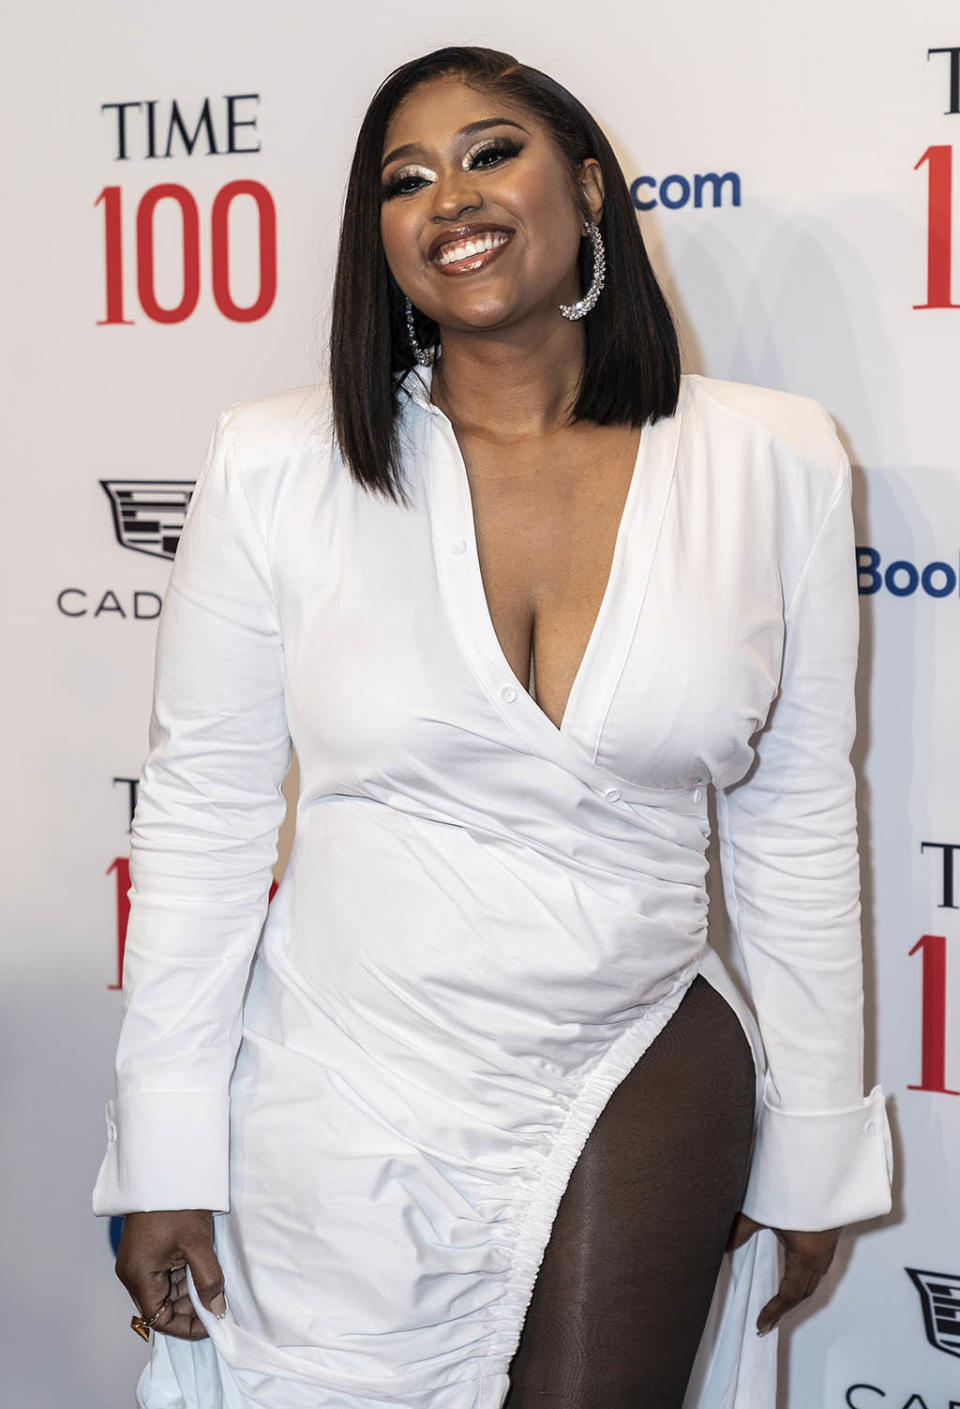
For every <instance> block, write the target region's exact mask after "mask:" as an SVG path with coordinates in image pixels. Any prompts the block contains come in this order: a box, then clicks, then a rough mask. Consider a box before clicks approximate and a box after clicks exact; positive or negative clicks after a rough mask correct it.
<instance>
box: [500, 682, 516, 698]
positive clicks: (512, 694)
mask: <svg viewBox="0 0 960 1409" xmlns="http://www.w3.org/2000/svg"><path fill="white" fill-rule="evenodd" d="M500 694H501V696H502V697H503V699H505V700H508V701H512V700H515V699H516V698H517V692H516V690H515V689H514V688H513V686H512V685H504V687H503V689H502V690H501V691H500Z"/></svg>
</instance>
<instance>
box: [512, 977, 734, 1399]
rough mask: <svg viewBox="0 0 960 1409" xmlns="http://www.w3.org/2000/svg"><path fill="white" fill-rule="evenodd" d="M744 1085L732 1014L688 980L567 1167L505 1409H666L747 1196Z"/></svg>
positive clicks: (700, 983)
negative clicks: (569, 1170)
mask: <svg viewBox="0 0 960 1409" xmlns="http://www.w3.org/2000/svg"><path fill="white" fill-rule="evenodd" d="M754 1083H755V1078H754V1066H753V1057H752V1054H751V1051H750V1047H749V1044H748V1042H747V1039H746V1036H745V1034H744V1031H743V1028H742V1027H741V1025H740V1022H739V1020H738V1018H737V1016H736V1014H735V1013H734V1011H733V1009H732V1008H731V1007H730V1005H729V1004H728V1003H727V1001H726V999H724V998H723V997H722V996H721V995H720V994H719V993H718V992H717V991H716V989H715V988H713V987H712V986H711V984H710V983H708V982H707V980H706V979H705V978H703V977H702V976H701V975H699V974H698V975H697V977H696V978H695V979H694V981H693V983H692V984H691V986H690V988H689V989H688V990H687V992H686V993H685V994H684V996H683V1000H682V1002H681V1003H680V1006H679V1007H678V1008H677V1010H676V1011H675V1012H674V1013H673V1015H672V1016H671V1017H670V1019H669V1021H668V1022H667V1025H666V1027H664V1028H663V1029H662V1030H661V1031H660V1032H659V1033H658V1035H657V1037H656V1038H655V1039H654V1041H653V1042H652V1043H651V1044H650V1046H649V1047H648V1048H647V1050H646V1052H644V1054H643V1056H642V1057H641V1058H640V1060H639V1061H638V1062H637V1063H636V1065H635V1066H634V1067H633V1068H632V1070H631V1071H629V1072H628V1073H627V1075H626V1077H625V1078H624V1079H623V1081H622V1082H621V1083H620V1085H619V1086H618V1087H617V1088H616V1090H615V1091H614V1093H613V1095H612V1096H611V1098H610V1100H609V1101H608V1103H607V1105H606V1107H605V1108H604V1110H603V1111H602V1113H601V1115H600V1117H599V1119H598V1120H597V1122H596V1124H595V1126H594V1128H593V1130H592V1131H591V1133H590V1135H589V1137H588V1139H587V1143H586V1145H585V1146H584V1148H583V1151H582V1153H581V1155H580V1157H579V1159H578V1161H577V1163H576V1165H575V1167H574V1170H573V1173H572V1175H571V1178H570V1181H569V1183H568V1185H567V1188H566V1189H565V1191H564V1194H563V1198H562V1199H561V1201H560V1206H559V1209H558V1212H557V1217H556V1220H555V1222H554V1225H553V1229H552V1231H551V1234H550V1239H549V1242H548V1244H547V1248H546V1253H545V1255H544V1259H543V1263H542V1264H541V1267H540V1271H539V1273H538V1275H537V1281H536V1284H535V1286H534V1290H533V1297H532V1300H531V1302H530V1305H529V1307H528V1309H527V1314H526V1318H525V1321H524V1325H523V1330H522V1332H521V1336H520V1341H519V1344H518V1347H517V1351H516V1354H515V1355H514V1358H513V1361H512V1362H511V1365H510V1390H509V1392H508V1394H507V1397H506V1400H505V1401H504V1409H680V1406H681V1403H682V1400H683V1396H684V1392H685V1390H686V1387H687V1382H688V1380H689V1378H690V1372H691V1370H692V1368H693V1361H694V1358H695V1356H696V1352H697V1346H698V1344H699V1341H700V1337H701V1335H702V1333H703V1327H704V1325H705V1323H706V1318H707V1312H708V1311H709V1309H710V1301H711V1298H712V1296H713V1291H714V1288H715V1286H716V1281H717V1277H718V1275H719V1272H720V1267H721V1263H722V1259H723V1256H724V1250H725V1247H726V1242H727V1237H728V1234H729V1232H730V1227H731V1224H732V1222H733V1219H734V1216H735V1215H736V1213H737V1211H738V1209H739V1207H740V1200H741V1198H742V1196H743V1193H744V1189H745V1186H746V1180H747V1174H748V1172H749V1155H750V1140H751V1135H752V1130H753V1113H754V1097H755V1084H754Z"/></svg>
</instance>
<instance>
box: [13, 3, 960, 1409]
mask: <svg viewBox="0 0 960 1409" xmlns="http://www.w3.org/2000/svg"><path fill="white" fill-rule="evenodd" d="M448 43H480V44H486V45H490V46H491V47H496V48H501V49H508V50H510V51H511V52H513V53H514V54H516V55H517V56H519V57H520V58H521V59H523V60H524V61H526V62H528V63H531V64H534V65H536V66H537V67H539V68H542V69H545V70H546V71H548V72H550V73H551V74H553V75H554V76H555V77H556V78H558V79H559V80H560V81H561V82H563V83H564V84H566V86H567V87H569V88H571V89H572V90H573V91H574V92H576V93H577V94H578V95H579V96H580V97H581V98H582V99H583V101H584V102H585V103H586V104H587V106H588V107H589V108H591V109H592V111H593V112H594V113H595V115H596V117H597V118H598V120H599V121H600V123H601V125H602V126H603V127H604V129H605V130H606V131H607V133H608V134H609V136H610V138H611V140H612V142H613V144H614V146H615V148H616V150H617V152H618V155H619V157H620V159H621V162H622V164H623V168H624V171H625V173H626V177H627V180H628V182H629V184H630V190H631V192H632V194H633V198H634V202H635V205H636V209H637V218H638V220H639V221H640V224H641V229H642V230H643V232H644V235H645V238H646V240H647V242H648V246H649V249H650V252H651V255H652V257H653V259H654V261H655V265H656V268H657V270H658V273H659V275H660V277H661V279H662V281H663V284H664V286H665V288H666V290H667V291H668V293H669V296H670V298H671V300H672V301H673V303H674V305H675V307H676V309H677V311H678V315H679V318H680V320H681V322H682V325H683V339H684V349H685V364H686V367H687V369H688V370H691V371H699V372H703V373H706V374H708V375H711V376H718V377H725V378H730V379H733V380H737V381H745V382H756V383H761V384H765V385H768V386H772V387H779V388H784V389H786V390H790V391H796V392H802V393H805V394H807V395H810V396H814V397H816V398H817V399H818V400H820V401H821V402H822V403H823V404H824V405H825V406H826V407H827V408H828V410H829V411H830V412H831V414H832V415H833V416H834V417H835V418H836V421H837V424H838V427H839V430H840V433H841V436H842V439H843V441H844V443H845V445H846V447H847V449H848V451H849V454H850V457H851V460H852V462H853V464H854V473H855V485H856V490H855V513H856V523H857V544H858V549H857V553H858V564H853V563H851V571H852V572H853V571H857V570H859V580H860V590H861V593H862V596H861V604H862V657H861V669H860V710H859V718H860V728H859V737H858V743H857V750H856V763H857V766H858V770H859V776H860V780H861V786H860V808H861V838H862V847H861V849H862V857H863V910H864V943H865V966H866V984H867V1010H868V1011H867V1073H866V1086H865V1090H868V1089H869V1088H870V1086H871V1085H872V1084H873V1082H874V1081H877V1080H879V1081H882V1083H883V1085H884V1089H885V1091H886V1092H887V1093H888V1096H889V1110H890V1116H891V1124H892V1127H893V1131H894V1138H895V1142H896V1157H897V1185H896V1194H895V1203H894V1209H893V1212H892V1213H891V1215H890V1216H889V1217H887V1218H883V1219H876V1220H871V1221H870V1222H868V1223H864V1224H861V1225H858V1226H857V1228H856V1229H855V1230H851V1231H850V1232H848V1233H845V1234H844V1236H843V1239H842V1241H841V1244H840V1249H839V1251H838V1255H837V1258H836V1260H835V1263H834V1266H833V1268H832V1269H831V1271H830V1273H829V1274H828V1276H827V1277H826V1278H825V1279H824V1281H823V1283H822V1284H821V1286H820V1288H819V1289H818V1291H817V1293H816V1294H815V1295H814V1297H813V1298H811V1299H810V1301H808V1302H806V1303H805V1304H804V1305H803V1307H802V1308H801V1309H800V1311H798V1312H796V1313H794V1314H793V1315H792V1316H791V1317H788V1318H787V1319H786V1320H785V1321H784V1322H783V1324H782V1334H781V1354H782V1366H783V1374H782V1392H781V1396H780V1399H781V1402H782V1405H783V1406H785V1407H786V1409H841V1406H849V1407H850V1409H949V1406H951V1405H952V1406H954V1409H956V1405H957V1403H958V1401H960V1219H958V1217H957V1208H956V1195H957V1188H958V1182H957V1181H958V1171H960V1148H958V1147H960V1016H958V999H960V922H958V905H960V882H958V876H957V872H958V861H957V854H958V852H960V803H958V798H960V787H958V780H960V758H958V745H957V739H958V730H957V724H956V721H957V699H958V694H960V650H958V648H960V634H958V621H960V560H958V552H960V527H958V526H960V472H958V461H960V411H958V381H960V10H958V7H957V6H956V4H954V3H952V2H951V0H926V3H925V2H924V0H918V2H917V3H915V4H912V5H903V4H900V3H895V0H846V3H844V4H841V5H837V4H836V3H835V0H808V3H807V4H806V5H805V6H803V7H802V9H801V10H798V9H797V8H796V7H794V6H775V5H770V4H769V3H767V0H728V3H727V4H725V5H722V6H718V5H715V4H708V3H707V0H680V3H677V4H673V5H668V4H646V5H633V6H630V5H624V4H623V3H622V0H614V2H613V3H611V0H593V3H592V4H591V5H590V7H589V10H588V11H586V12H585V11H584V9H583V7H582V6H580V5H577V4H574V3H572V0H526V2H525V3H524V4H523V5H522V6H518V5H516V4H515V3H513V4H510V5H506V4H503V3H501V0H487V3H485V4H484V5H483V6H480V7H479V8H478V7H477V5H476V4H473V3H471V4H468V3H465V0H447V3H445V4H444V5H443V6H422V7H419V8H416V7H414V8H411V7H409V6H402V7H398V6H396V5H394V4H393V3H392V0H390V3H384V2H383V0H358V3H356V4H353V5H349V6H343V5H335V4H333V3H326V2H325V0H320V3H318V0H313V3H308V0H299V3H294V2H293V0H279V3H276V4H274V5H271V6H261V5H258V4H254V3H253V2H252V0H232V3H231V4H229V5H226V4H222V5H220V4H218V5H213V4H202V3H201V4H200V5H199V6H197V5H196V4H195V3H194V4H190V5H187V4H185V3H183V2H182V0H173V2H172V3H167V4H163V5H155V6H151V7H149V8H147V7H143V6H139V5H134V4H130V3H126V4H124V3H122V0H90V3H87V4H85V5H83V6H79V7H76V6H68V5H67V4H66V3H63V0H61V3H59V4H56V5H39V6H35V7H20V10H19V13H18V14H17V16H16V17H15V18H12V19H11V20H10V21H9V22H8V26H7V30H6V43H5V46H4V48H5V68H6V74H5V80H4V84H3V95H4V98H5V100H6V103H7V111H6V120H5V124H4V130H5V143H4V148H5V152H4V168H5V175H4V187H5V194H6V204H5V217H4V220H3V222H2V235H0V238H2V240H3V253H2V259H3V272H4V276H5V277H4V281H3V282H4V305H5V316H4V323H5V326H6V331H7V335H8V336H7V345H8V347H9V353H10V356H9V365H8V368H7V377H6V380H5V387H6V389H7V395H6V396H5V405H6V412H7V414H6V415H5V417H4V426H3V436H4V439H5V442H6V445H5V454H4V474H3V489H4V496H5V505H6V508H5V512H4V546H5V551H4V554H3V560H4V567H5V569H6V577H7V593H6V597H5V602H6V610H7V613H8V622H7V626H6V631H5V640H6V660H7V664H8V670H7V673H6V676H5V679H6V688H5V690H4V692H3V698H4V706H5V709H6V711H7V713H6V719H7V721H8V722H7V724H6V727H5V731H4V737H5V739H6V741H7V745H6V754H5V772H6V774H7V777H8V787H7V790H6V797H7V803H6V806H5V807H4V808H3V827H4V832H5V840H4V854H5V856H6V857H7V860H8V865H7V867H6V880H5V891H6V906H5V911H6V921H5V925H4V935H3V968H4V973H5V983H4V985H3V987H4V1015H3V1034H4V1045H5V1048H6V1055H5V1059H4V1061H3V1063H2V1068H0V1071H2V1076H0V1080H2V1082H3V1108H4V1114H5V1116H6V1117H7V1130H8V1134H7V1148H8V1150H9V1152H10V1155H11V1160H10V1164H9V1169H10V1180H11V1184H12V1189H8V1190H7V1191H6V1197H5V1198H4V1201H3V1203H4V1215H5V1225H6V1226H5V1230H4V1234H3V1243H4V1254H5V1257H4V1261H5V1264H6V1271H5V1276H4V1278H3V1293H2V1295H3V1299H4V1310H3V1313H2V1321H3V1328H4V1332H5V1336H4V1339H5V1347H6V1348H5V1351H4V1364H3V1380H4V1397H5V1398H6V1399H7V1400H8V1402H9V1403H11V1404H17V1405H30V1406H32V1409H63V1407H64V1406H65V1405H70V1406H71V1409H127V1407H128V1406H130V1405H132V1403H133V1385H134V1382H135V1378H136V1374H137V1372H138V1369H139V1367H140V1365H141V1364H142V1362H143V1358H144V1355H145V1353H146V1352H145V1348H144V1346H143V1345H142V1343H141V1342H140V1341H138V1340H137V1339H136V1338H135V1337H134V1336H133V1335H132V1334H131V1333H130V1330H129V1328H128V1326H129V1315H130V1310H131V1308H130V1305H129V1303H128V1299H127V1296H126V1293H125V1292H124V1290H123V1288H122V1287H121V1286H120V1284H119V1283H118V1282H117V1281H116V1280H115V1278H114V1275H113V1258H114V1254H113V1250H112V1245H113V1243H114V1242H115V1240H116V1237H117V1235H118V1227H117V1223H118V1222H119V1220H113V1222H112V1224H111V1223H110V1221H109V1220H105V1219H95V1218H94V1217H93V1216H92V1214H91V1213H90V1191H91V1186H92V1183H93V1180H94V1177H95V1174H96V1170H97V1167H98V1164H99V1162H100V1158H101V1155H102V1151H103V1144H104V1132H103V1101H104V1097H105V1095H107V1094H108V1093H109V1091H110V1088H111V1081H112V1056H113V1047H114V1043H115V1041H116V1034H117V1024H118V1017H119V1003H120V994H119V982H120V969H121V960H122V953H123V941H124V928H125V923H126V907H127V900H126V890H127V886H128V884H129V875H128V848H129V824H130V819H131V815H132V812H133V808H134V805H135V802H136V786H137V783H136V780H137V775H138V772H139V769H140V765H141V763H142V761H143V758H144V756H145V752H146V744H147V725H148V718H149V708H150V693H151V685H152V669H153V649H154V636H155V630H156V621H157V616H158V614H159V612H160V610H161V605H162V602H163V594H164V587H165V583H166V581H167V576H168V573H169V570H170V563H171V560H172V558H173V556H174V553H175V550H176V546H177V539H178V533H179V530H180V526H181V524H182V521H183V515H184V510H185V507H186V505H187V503H188V500H189V497H190V493H191V489H192V485H193V482H194V479H195V477H196V474H197V472H198V469H199V466H200V462H201V459H202V455H203V452H204V449H205V447H206V443H207V439H208V437H209V434H210V431H211V429H212V427H213V424H214V422H215V420H216V417H217V414H218V413H219V411H220V410H221V409H222V408H223V407H224V406H226V405H227V404H229V403H230V402H233V401H237V400H240V399H242V398H245V397H249V396H255V395H257V394H260V393H265V392H270V391H275V390H278V389H280V388H283V387H288V386H296V385H302V384H303V383H306V382H310V381H313V380H316V379H317V378H319V377H322V376H323V375H324V374H325V368H324V365H323V358H324V345H325V338H326V332H327V317H328V310H329V302H330V288H331V280H332V271H333V261H334V254H335V248H336V237H337V230H338V224H339V216H340V208H341V201H342V197H343V191H344V186H345V180H346V174H347V169H348V165H349V161H350V156H351V153H352V148H353V143H354V140H355V137H356V132H357V129H358V126H359V123H360V121H361V118H362V116H363V112H364V110H365V107H366V105H367V103H368V101H369V99H370V97H371V95H372V93H373V91H374V89H375V88H376V86H377V85H378V83H379V82H380V81H381V79H382V78H383V77H384V76H385V75H386V74H387V72H389V71H390V70H391V69H392V68H394V67H395V66H396V65H397V64H400V63H402V62H404V61H406V60H407V59H409V58H412V57H414V56H415V55H417V54H421V53H425V52H427V51H428V50H430V49H433V48H436V47H438V46H440V45H442V44H448ZM604 296H605V297H616V290H615V289H610V290H609V292H608V293H607V294H605V295H604ZM294 789H295V779H293V778H291V779H289V780H288V786H287V791H288V796H292V795H293V792H294ZM288 824H289V818H288ZM287 840H288V838H287V837H286V836H285V838H284V842H285V843H286V841H287ZM285 853H286V845H285V844H284V847H283V854H284V855H285ZM711 891H712V895H713V898H714V904H713V906H712V916H714V917H715V920H716V923H717V924H718V925H719V924H720V922H721V917H720V914H719V912H720V911H721V910H722V903H721V902H720V901H719V899H718V897H719V896H720V879H719V876H718V874H717V867H716V865H715V866H714V868H713V872H712V881H711Z"/></svg>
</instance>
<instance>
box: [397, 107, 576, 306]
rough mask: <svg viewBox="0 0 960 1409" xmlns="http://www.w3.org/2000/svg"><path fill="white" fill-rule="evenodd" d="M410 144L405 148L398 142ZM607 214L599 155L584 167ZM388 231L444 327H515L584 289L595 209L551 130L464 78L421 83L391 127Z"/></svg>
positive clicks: (408, 275) (418, 292) (400, 275)
mask: <svg viewBox="0 0 960 1409" xmlns="http://www.w3.org/2000/svg"><path fill="white" fill-rule="evenodd" d="M398 148H402V149H403V150H402V151H398V150H397V149H398ZM580 179H581V186H582V188H583V197H584V200H585V201H586V204H587V206H588V208H589V210H590V212H591V219H593V220H599V218H600V213H601V210H602V205H603V186H602V178H601V175H600V166H599V163H598V162H597V161H595V160H593V159H590V160H588V161H586V162H584V163H583V165H582V167H581V178H580ZM382 184H383V201H382V205H381V208H380V232H381V235H382V238H383V247H384V252H385V254H386V258H387V263H388V264H389V266H390V270H391V272H392V273H393V276H394V278H395V279H396V281H397V283H398V284H399V285H400V288H401V289H402V290H403V292H404V293H405V294H407V296H408V297H409V298H410V299H411V301H412V302H413V303H414V304H415V305H416V306H417V308H419V309H421V310H422V312H424V313H425V314H427V315H428V316H429V317H431V318H433V319H435V320H436V322H437V323H438V324H439V325H440V328H441V330H442V329H444V328H456V329H460V330H465V331H470V330H478V329H489V328H498V327H505V326H508V325H510V324H514V323H516V322H518V321H519V320H521V319H523V318H527V317H530V316H531V315H536V314H537V313H543V312H544V311H546V312H548V313H549V315H550V316H551V317H553V318H557V317H559V316H560V315H559V313H558V311H557V305H558V304H560V303H572V302H573V301H574V300H575V299H577V298H579V297H580V294H581V292H582V291H581V289H580V287H579V278H578V274H577V253H578V250H579V245H580V239H581V235H582V229H581V222H582V219H583V216H582V215H581V213H580V211H579V210H578V209H577V206H576V203H575V200H574V195H573V192H572V190H571V188H570V180H569V176H568V174H567V168H566V167H565V165H564V163H563V161H562V159H561V157H560V155H559V153H558V152H557V150H556V147H555V146H554V143H553V141H552V139H551V137H550V135H549V134H548V132H547V131H546V129H545V128H544V127H543V126H542V125H540V124H539V123H537V122H536V121H535V120H534V119H533V118H531V116H530V114H529V113H528V112H527V111H526V109H521V108H516V107H514V106H512V105H511V104H509V103H506V102H504V101H503V100H502V99H500V98H496V97H488V96H486V95H484V94H483V93H481V92H480V91H478V90H476V89H473V88H469V87H468V86H467V85H466V84H465V83H464V82H462V81H461V80H459V79H436V80H433V81H431V82H429V83H425V84H423V85H422V86H421V87H419V88H417V89H415V90H414V92H412V93H410V94H409V95H408V96H407V98H406V99H405V100H404V101H403V103H402V104H401V105H400V106H399V108H398V109H397V110H396V112H395V113H394V115H393V118H392V119H391V121H390V124H389V127H388V129H387V134H386V140H385V142H384V150H383V168H382Z"/></svg>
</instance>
